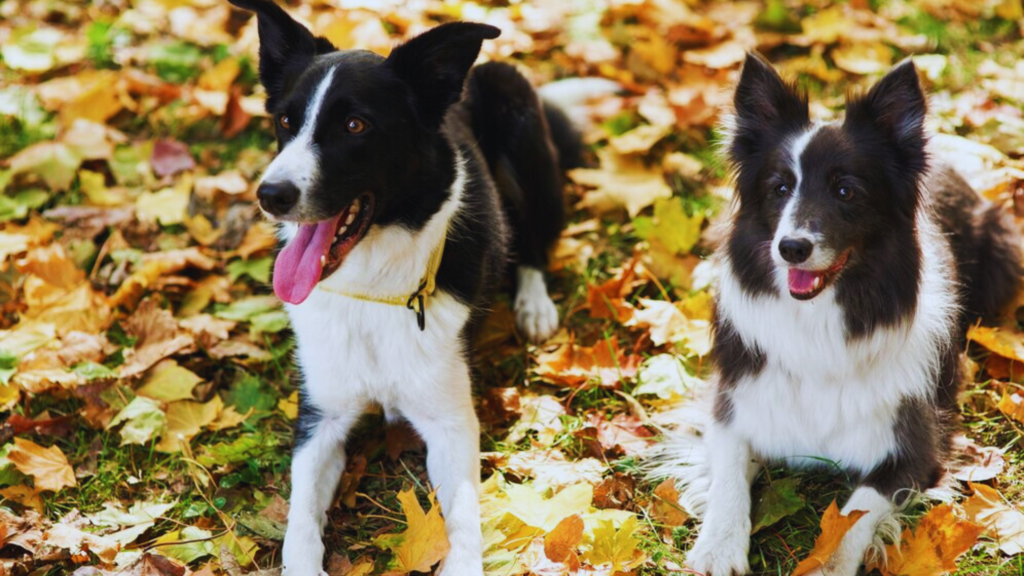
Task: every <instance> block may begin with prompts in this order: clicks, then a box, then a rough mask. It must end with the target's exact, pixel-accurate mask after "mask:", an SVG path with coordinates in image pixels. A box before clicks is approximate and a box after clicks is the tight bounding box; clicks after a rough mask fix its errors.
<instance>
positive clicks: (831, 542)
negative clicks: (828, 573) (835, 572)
mask: <svg viewBox="0 0 1024 576" xmlns="http://www.w3.org/2000/svg"><path fill="white" fill-rule="evenodd" d="M865 514H867V511H866V510H853V511H851V512H850V514H849V515H848V516H843V515H842V514H841V513H840V512H839V506H837V505H836V501H835V500H833V501H832V503H831V504H829V505H828V508H827V509H826V510H825V514H824V515H822V517H821V534H819V535H818V537H817V539H815V540H814V549H812V550H811V553H810V554H809V555H808V556H807V557H806V558H804V559H803V560H801V561H800V563H799V564H797V566H796V569H795V570H793V574H792V576H801V575H803V574H809V573H811V572H813V571H815V570H817V569H819V568H821V567H822V566H824V565H825V564H826V563H827V562H828V560H829V558H831V557H832V555H833V554H835V552H836V550H838V549H839V544H840V543H841V542H842V541H843V536H845V535H846V533H847V532H849V531H850V528H853V525H854V524H856V523H857V521H858V520H860V519H861V517H862V516H864V515H865Z"/></svg>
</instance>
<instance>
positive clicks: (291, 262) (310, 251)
mask: <svg viewBox="0 0 1024 576" xmlns="http://www.w3.org/2000/svg"><path fill="white" fill-rule="evenodd" d="M341 216H342V214H339V215H337V216H335V217H334V218H331V219H330V220H327V221H325V222H320V223H317V224H300V225H299V232H298V234H296V235H295V237H294V238H292V240H291V242H288V245H287V246H285V247H284V250H281V253H280V254H278V255H277V262H275V263H274V292H275V293H277V297H278V298H280V299H281V300H284V301H285V302H288V303H289V304H300V303H301V302H302V301H303V300H305V299H306V298H308V297H309V294H310V293H311V292H312V291H313V288H315V287H316V283H317V282H319V281H320V273H321V272H322V271H323V267H322V266H321V265H320V257H321V256H324V255H326V254H327V250H328V249H329V248H330V247H331V242H332V241H333V240H334V232H335V230H337V229H338V220H339V219H340V218H341Z"/></svg>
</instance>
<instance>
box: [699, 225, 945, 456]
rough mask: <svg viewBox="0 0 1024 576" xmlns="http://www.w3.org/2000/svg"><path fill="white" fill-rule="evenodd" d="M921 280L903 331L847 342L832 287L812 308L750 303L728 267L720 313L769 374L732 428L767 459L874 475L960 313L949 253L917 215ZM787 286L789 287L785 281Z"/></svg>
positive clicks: (739, 405)
mask: <svg viewBox="0 0 1024 576" xmlns="http://www.w3.org/2000/svg"><path fill="white" fill-rule="evenodd" d="M918 229H919V239H920V242H921V251H922V275H921V280H920V285H919V289H920V291H919V295H918V306H917V310H916V312H915V314H914V315H913V317H911V318H909V319H908V320H907V321H906V322H905V323H904V324H903V325H902V326H899V327H893V328H885V329H879V330H876V331H875V332H874V333H873V334H871V335H869V336H868V337H866V338H863V339H861V340H859V341H856V342H853V343H848V342H847V340H846V334H845V329H844V322H843V310H842V309H841V308H840V307H839V305H838V304H837V303H836V302H835V291H834V289H833V288H828V289H826V290H825V291H824V292H823V293H822V294H821V295H820V296H818V297H817V298H815V299H814V300H811V301H809V302H801V301H798V300H795V299H793V298H790V297H789V296H788V294H783V295H781V296H776V297H764V296H756V297H752V296H751V295H749V294H748V293H746V292H744V291H743V290H742V289H741V287H740V285H739V283H738V281H737V280H736V278H735V276H733V274H732V273H731V269H730V266H729V263H728V261H727V260H725V258H723V261H722V267H721V270H722V277H721V280H720V282H719V294H718V298H719V300H718V303H719V312H720V313H721V314H722V316H723V318H724V319H726V320H728V321H729V322H731V323H732V325H733V327H734V328H735V329H736V331H737V332H738V333H739V335H740V337H741V338H742V339H743V342H744V344H745V345H747V346H748V347H750V348H755V347H756V348H757V349H760V350H761V351H763V352H764V353H765V356H766V359H767V361H766V364H765V367H764V369H763V370H762V371H761V372H760V373H758V374H757V375H755V376H752V377H745V378H742V379H740V381H739V382H738V383H737V385H736V387H735V388H734V390H733V391H732V405H733V417H732V420H731V421H730V424H729V427H730V428H732V429H734V430H736V431H737V432H738V433H740V434H741V435H742V436H743V437H745V438H746V439H747V440H748V441H749V442H750V444H751V446H752V448H753V449H754V451H755V453H756V454H757V455H759V456H760V457H762V458H764V459H784V460H786V462H787V463H789V464H800V463H812V462H819V463H820V462H821V458H825V459H827V460H831V461H834V462H836V463H838V464H840V465H841V466H843V467H846V468H852V469H857V470H860V471H868V470H870V469H872V468H874V466H875V465H877V464H878V463H879V461H880V460H881V459H883V458H884V457H885V456H886V455H887V454H888V453H890V452H891V451H892V450H893V449H894V448H896V446H895V441H896V440H895V438H894V434H893V425H894V418H895V417H896V414H897V411H898V408H899V405H900V403H901V401H902V400H903V399H905V398H923V399H927V398H930V397H931V395H932V394H933V393H934V390H935V388H936V381H935V378H936V377H937V373H938V368H939V360H940V350H941V345H942V344H943V343H944V342H945V341H946V339H947V338H949V334H950V330H949V327H950V323H951V322H952V321H953V311H954V307H955V298H954V285H953V282H952V280H951V277H952V276H951V272H950V262H951V257H950V254H949V249H948V246H947V245H946V243H945V241H944V240H943V239H942V238H941V237H939V236H938V234H937V232H936V230H935V227H934V225H933V224H932V223H931V221H930V220H929V219H928V218H927V217H925V216H924V215H923V213H922V214H919V217H918ZM782 285H783V286H784V285H785V284H784V281H783V283H782Z"/></svg>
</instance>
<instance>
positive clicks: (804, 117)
mask: <svg viewBox="0 0 1024 576" xmlns="http://www.w3.org/2000/svg"><path fill="white" fill-rule="evenodd" d="M733 105H734V106H735V108H736V115H735V124H736V125H735V127H734V131H735V133H734V134H733V135H732V136H733V139H732V140H733V141H732V146H733V155H734V157H736V156H737V155H738V156H740V157H742V156H746V155H747V154H749V153H752V152H754V149H755V148H756V147H757V146H758V145H759V144H760V143H761V142H762V141H763V139H764V137H765V135H766V134H768V133H769V132H768V131H769V129H774V131H778V130H780V129H783V130H784V129H786V128H789V127H792V128H794V129H795V128H798V127H800V126H804V125H806V124H808V123H810V112H809V110H808V106H807V96H806V95H805V94H801V93H800V92H798V91H797V90H796V88H795V87H794V86H793V85H791V84H787V83H786V82H784V81H783V80H782V78H781V77H780V76H779V74H778V72H776V71H775V68H773V67H772V65H771V64H770V63H769V62H768V61H767V60H765V59H764V57H763V56H761V55H760V54H757V53H755V52H748V53H747V58H746V60H745V61H744V63H743V72H742V73H741V74H740V81H739V84H737V86H736V93H735V94H734V95H733Z"/></svg>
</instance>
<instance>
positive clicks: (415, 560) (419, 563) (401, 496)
mask: <svg viewBox="0 0 1024 576" xmlns="http://www.w3.org/2000/svg"><path fill="white" fill-rule="evenodd" d="M428 498H429V500H430V511H429V512H424V511H423V508H422V507H421V506H420V503H419V501H418V500H417V499H416V493H415V492H414V491H413V490H412V489H411V488H409V489H406V490H402V491H401V492H399V493H398V502H399V504H401V506H402V511H403V512H404V513H405V519H406V522H407V528H406V530H405V532H402V533H401V534H387V535H384V536H378V537H376V538H374V540H373V541H374V544H376V545H377V546H378V547H380V548H382V549H385V550H391V551H392V552H393V553H394V555H395V563H396V568H398V569H399V570H401V571H402V572H403V573H405V572H429V571H430V568H431V567H432V566H433V565H434V564H436V563H438V562H439V561H440V560H441V559H442V558H444V556H445V555H446V554H447V553H448V549H449V548H450V546H449V544H448V536H447V534H445V531H444V520H442V519H441V507H440V506H439V505H438V504H437V503H436V501H435V497H434V493H433V492H431V493H430V495H429V496H428Z"/></svg>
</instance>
